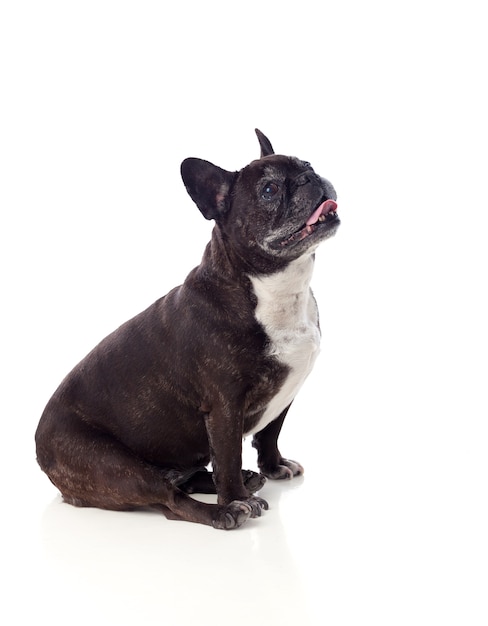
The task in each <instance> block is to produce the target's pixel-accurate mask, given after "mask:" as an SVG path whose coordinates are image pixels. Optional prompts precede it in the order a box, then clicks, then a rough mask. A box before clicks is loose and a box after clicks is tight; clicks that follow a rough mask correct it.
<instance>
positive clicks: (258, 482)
mask: <svg viewBox="0 0 488 626" xmlns="http://www.w3.org/2000/svg"><path fill="white" fill-rule="evenodd" d="M242 479H243V481H244V486H245V487H246V489H247V490H248V491H249V493H255V492H256V491H259V490H260V489H261V488H262V487H263V485H264V483H265V482H266V477H265V476H264V475H263V474H258V473H256V472H253V471H251V470H242Z"/></svg>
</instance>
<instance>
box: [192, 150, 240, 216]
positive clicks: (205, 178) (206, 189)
mask: <svg viewBox="0 0 488 626" xmlns="http://www.w3.org/2000/svg"><path fill="white" fill-rule="evenodd" d="M236 176H237V172H227V171H226V170H223V169H222V168H221V167H217V166H216V165H213V164H212V163H209V161H204V160H203V159H195V158H189V159H185V160H184V161H183V163H182V164H181V177H182V179H183V183H184V184H185V187H186V190H187V191H188V193H189V194H190V197H191V199H192V200H193V202H194V203H195V204H196V205H197V207H198V208H199V209H200V211H201V212H202V213H203V216H204V217H205V218H206V219H207V220H218V219H219V217H221V216H222V215H223V214H224V213H225V212H226V210H227V208H228V206H229V191H230V188H231V186H232V183H233V182H234V179H235V177H236Z"/></svg>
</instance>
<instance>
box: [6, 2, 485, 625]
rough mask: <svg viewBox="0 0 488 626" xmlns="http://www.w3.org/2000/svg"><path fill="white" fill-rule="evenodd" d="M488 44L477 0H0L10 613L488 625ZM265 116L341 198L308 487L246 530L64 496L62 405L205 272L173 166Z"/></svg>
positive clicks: (68, 618) (41, 617) (199, 221)
mask: <svg viewBox="0 0 488 626" xmlns="http://www.w3.org/2000/svg"><path fill="white" fill-rule="evenodd" d="M487 58H488V50H487V45H486V19H485V9H484V7H483V3H482V2H480V1H478V2H476V1H474V0H464V1H463V2H454V1H447V2H440V1H438V2H436V1H434V0H421V1H417V0H412V1H411V2H408V3H396V2H387V1H386V0H383V1H382V0H371V1H369V2H360V1H359V0H356V1H354V0H352V1H348V0H341V1H340V2H339V1H337V0H334V1H332V2H312V1H307V0H301V1H300V2H298V0H297V2H287V1H284V0H281V1H280V2H270V1H266V0H259V1H252V0H248V1H247V2H245V3H230V2H212V1H210V2H195V1H190V0H187V1H186V2H181V3H176V2H144V1H140V2H124V1H120V0H119V1H117V2H109V1H105V0H97V1H96V2H92V1H87V0H85V1H84V2H71V1H68V0H63V1H60V2H52V1H42V2H23V1H22V0H17V1H8V0H3V1H2V2H1V4H0V89H1V98H0V133H1V134H0V209H1V231H0V237H1V272H2V280H1V285H2V286H1V295H2V307H1V315H2V323H1V367H2V376H1V381H2V389H1V419H2V421H1V429H2V437H1V447H2V454H1V462H2V466H1V478H2V522H3V523H2V531H1V532H2V540H3V541H4V542H5V545H4V546H3V547H2V552H1V563H2V565H1V568H2V570H4V572H3V577H2V578H3V580H4V583H3V592H4V593H3V595H4V599H3V600H2V604H1V608H0V614H1V615H2V621H5V623H9V624H25V623H27V620H31V621H32V619H35V621H36V623H38V624H47V623H49V624H51V625H57V624H64V623H70V624H86V623H87V622H88V621H89V623H91V624H104V625H106V624H107V625H111V624H121V625H124V624H133V623H145V624H163V623H164V624H191V625H193V624H196V623H199V624H203V625H206V624H210V623H212V624H215V625H220V624H227V623H232V624H245V623H246V624H248V623H253V624H264V623H267V624H280V625H282V626H286V625H288V624H300V625H307V624H330V625H333V626H336V625H342V624H348V625H349V624H354V625H358V624H366V623H368V624H369V623H374V624H376V625H383V624H385V625H392V624H394V625H395V626H396V625H399V624H415V625H420V624H422V625H424V624H425V625H429V626H431V625H433V624H442V625H445V624H449V625H450V624H453V625H454V624H456V625H457V624H459V625H461V624H462V625H465V624H469V625H470V626H476V625H482V624H483V625H486V624H487V623H488V595H487V589H488V571H487V570H488V539H487V535H488V503H487V498H488V493H487V491H488V490H487V479H488V462H487V448H488V440H487V430H488V429H487V418H488V410H487V409H488V406H487V404H488V403H487V382H486V378H487V376H486V374H487V356H486V355H487V349H488V345H487V318H488V310H487V309H488V307H487V304H486V291H487V289H486V286H487V269H488V263H487V261H488V258H487V257H488V255H487V251H486V250H487V244H486V237H487V226H488V220H487V212H488V202H487V193H486V171H487V145H488V134H487V122H486V119H487V111H488V101H487V95H486V94H487V86H486V76H487V70H486V59H487ZM256 126H257V127H258V128H260V129H261V130H262V131H263V132H264V133H265V134H267V135H268V136H269V138H270V139H271V141H272V143H273V145H274V148H275V150H276V151H277V152H281V153H285V154H293V155H296V156H299V157H300V158H303V159H306V160H309V161H311V162H312V164H313V165H314V167H315V169H316V170H317V171H318V172H319V173H320V174H322V175H323V176H326V177H327V178H329V179H330V180H331V181H332V182H333V183H334V185H335V187H336V189H337V192H338V196H339V210H340V216H341V218H342V226H341V229H340V230H339V232H338V234H337V236H336V238H335V239H334V240H332V241H329V242H326V243H325V244H324V245H323V247H322V248H321V249H320V250H319V252H318V254H317V264H316V272H315V275H314V281H313V286H314V291H315V294H316V297H317V299H318V301H319V305H320V309H321V320H322V327H323V330H324V346H323V351H322V354H321V357H320V359H319V361H318V363H317V365H316V368H315V370H314V373H313V374H312V376H311V378H310V379H309V381H307V383H306V386H305V387H304V389H303V390H302V392H301V394H300V395H299V397H298V398H297V400H296V403H295V405H294V407H293V409H292V411H291V412H290V415H289V418H288V420H287V424H286V425H285V430H284V433H283V436H282V441H283V445H282V446H281V447H282V451H283V452H284V453H285V454H286V455H289V456H290V457H291V458H296V459H298V460H299V461H300V462H302V463H303V465H304V466H305V468H306V476H305V478H304V479H297V480H294V481H292V482H291V483H288V484H285V485H283V484H267V485H266V486H265V488H264V489H263V491H262V494H261V495H262V496H263V497H265V498H267V499H268V500H269V502H270V505H271V508H270V510H269V511H268V512H266V514H265V516H264V517H263V518H261V519H259V520H253V521H251V522H249V523H248V524H247V525H246V526H244V527H243V528H242V529H240V530H239V531H237V532H234V533H224V532H217V531H215V530H213V529H211V528H207V527H203V526H197V525H191V524H185V523H176V522H169V521H166V520H165V519H164V518H163V517H161V516H159V515H156V514H151V513H111V512H103V511H95V510H79V509H75V508H73V507H70V506H68V505H64V504H62V503H61V501H60V499H59V497H58V496H57V494H56V490H55V489H54V487H53V486H52V485H51V484H50V483H49V481H48V480H47V478H46V477H45V476H44V475H43V474H42V473H41V472H40V470H39V469H38V467H37V465H36V462H35V450H34V444H33V436H34V431H35V428H36V426H37V422H38V419H39V416H40V414H41V412H42V409H43V407H44V405H45V403H46V402H47V400H48V398H49V396H50V395H51V393H52V392H53V390H54V389H55V387H56V386H57V385H58V383H59V382H60V380H61V379H62V377H63V376H64V375H65V374H66V373H67V372H68V371H69V370H70V369H71V367H72V366H73V365H74V364H75V363H76V362H77V361H78V360H79V359H80V358H82V357H83V356H84V355H85V354H86V352H88V350H89V349H91V347H92V346H93V345H94V344H95V343H97V342H98V341H99V340H100V339H101V338H102V337H103V336H105V335H106V334H107V333H108V332H110V331H111V330H113V329H114V328H115V327H116V326H118V325H119V324H120V323H122V322H123V321H125V320H126V319H128V318H129V317H131V316H132V315H133V314H135V313H137V312H139V311H140V310H142V309H143V308H145V307H146V306H147V305H149V304H150V303H151V302H152V301H154V300H155V299H156V298H157V297H159V296H160V295H162V294H164V293H165V292H166V291H168V290H169V288H171V287H173V286H174V285H176V284H179V283H180V282H181V281H182V280H183V279H184V277H185V275H186V274H187V272H188V271H189V270H190V269H191V268H192V267H193V266H194V265H196V264H197V263H198V262H199V260H200V257H201V253H202V250H203V247H204V245H205V243H206V241H207V239H208V237H209V233H210V228H211V224H209V223H207V222H205V221H204V220H203V218H202V217H201V215H200V214H199V212H198V210H197V209H196V207H195V206H194V205H193V204H192V202H191V200H190V199H189V197H188V196H187V194H186V192H185V190H184V187H183V185H182V183H181V180H180V176H179V165H180V162H181V160H182V159H183V158H185V157H187V156H199V157H202V158H205V159H208V160H210V161H213V162H215V163H216V164H218V165H220V166H222V167H225V168H227V169H230V170H236V169H240V168H241V167H243V166H244V165H246V164H247V163H248V162H249V161H251V160H252V159H254V158H256V157H257V156H258V144H257V140H256V138H255V136H254V128H255V127H256ZM247 445H248V443H247V442H246V446H247ZM245 455H246V459H247V458H249V460H248V461H247V465H248V466H249V467H252V464H253V463H254V457H253V455H252V451H250V450H247V448H246V451H245ZM6 615H8V618H7V617H5V616H6ZM136 620H137V621H136Z"/></svg>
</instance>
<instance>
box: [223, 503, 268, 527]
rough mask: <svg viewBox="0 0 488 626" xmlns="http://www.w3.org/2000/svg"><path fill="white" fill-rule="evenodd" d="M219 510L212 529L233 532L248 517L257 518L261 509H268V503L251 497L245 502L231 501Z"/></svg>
mask: <svg viewBox="0 0 488 626" xmlns="http://www.w3.org/2000/svg"><path fill="white" fill-rule="evenodd" d="M220 509H221V510H220V511H219V513H218V515H217V517H216V518H215V519H214V520H213V523H212V525H213V527H214V528H221V529H224V530H233V529H234V528H239V526H242V524H244V522H245V521H247V520H248V519H249V518H250V517H259V516H260V515H261V512H262V510H263V509H268V503H267V502H266V500H263V499H262V498H257V497H256V496H251V497H250V498H248V499H247V500H233V501H232V502H231V503H230V504H227V505H226V506H222V507H220Z"/></svg>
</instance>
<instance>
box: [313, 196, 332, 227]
mask: <svg viewBox="0 0 488 626" xmlns="http://www.w3.org/2000/svg"><path fill="white" fill-rule="evenodd" d="M336 209H337V202H336V201H335V200H326V201H325V202H322V204H321V205H320V206H319V208H318V209H317V210H316V211H314V212H313V213H312V215H311V216H310V217H309V218H308V220H307V226H311V225H312V224H315V223H316V222H318V220H319V217H320V216H321V215H327V213H330V212H331V211H335V210H336Z"/></svg>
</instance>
